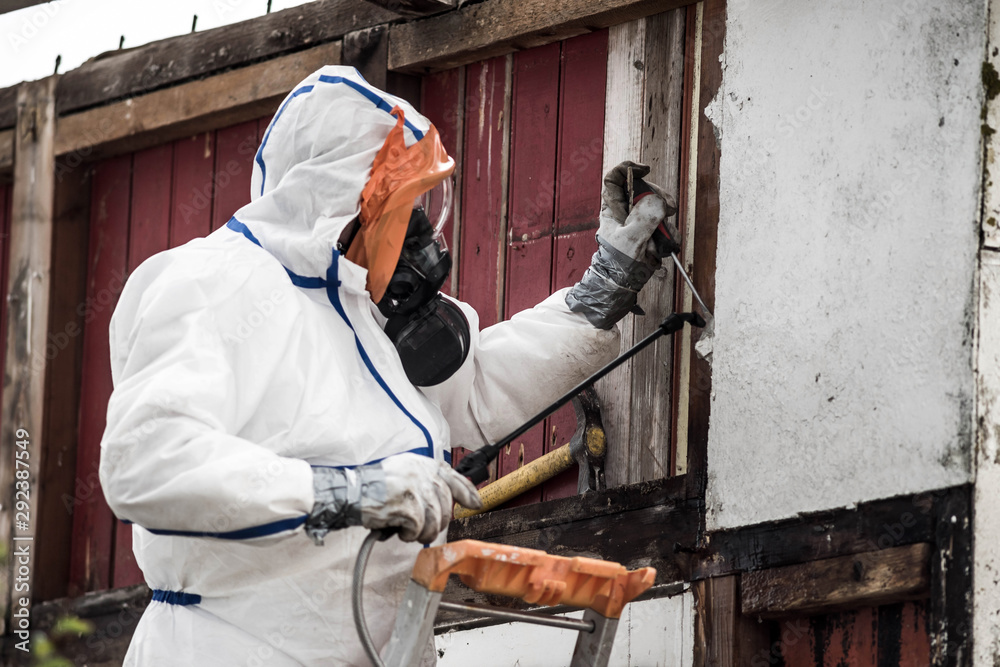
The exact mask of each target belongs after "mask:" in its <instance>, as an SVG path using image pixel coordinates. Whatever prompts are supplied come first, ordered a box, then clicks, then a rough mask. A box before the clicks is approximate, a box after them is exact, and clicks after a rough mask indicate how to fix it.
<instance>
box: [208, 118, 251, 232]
mask: <svg viewBox="0 0 1000 667" xmlns="http://www.w3.org/2000/svg"><path fill="white" fill-rule="evenodd" d="M215 142H216V143H215V148H216V150H215V172H214V179H213V180H214V184H215V194H214V196H213V198H212V229H213V230H215V229H218V228H219V227H222V226H223V225H224V224H226V223H227V222H229V218H231V217H232V216H233V214H234V213H236V211H237V209H239V208H240V207H242V206H244V205H245V204H248V203H250V177H251V175H252V173H253V157H254V154H255V153H256V152H257V146H258V144H259V143H260V142H259V140H258V138H257V121H256V120H251V121H247V122H246V123H240V124H239V125H233V126H232V127H227V128H224V129H222V130H219V131H218V132H216V135H215Z"/></svg>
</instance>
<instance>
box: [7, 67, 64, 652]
mask: <svg viewBox="0 0 1000 667" xmlns="http://www.w3.org/2000/svg"><path fill="white" fill-rule="evenodd" d="M56 80H57V77H56V76H51V77H48V78H46V79H42V80H40V81H35V82H32V83H26V84H23V85H22V86H21V88H20V90H19V91H18V96H17V127H16V135H15V139H14V140H15V144H16V146H15V153H16V155H17V162H16V164H15V165H14V189H13V194H12V198H13V208H12V214H11V231H10V239H9V244H10V245H9V248H10V250H9V256H8V261H7V295H6V296H7V301H8V305H7V340H6V352H5V357H4V386H3V403H2V413H0V424H2V429H0V499H2V500H0V502H2V505H3V515H2V516H3V520H2V521H0V544H4V545H9V546H10V548H11V553H9V554H8V556H7V558H6V567H5V568H3V575H2V581H0V584H3V591H4V595H3V599H2V604H3V605H4V614H3V616H4V619H5V620H6V623H5V624H4V630H5V632H4V634H7V633H9V632H10V631H15V632H16V631H18V630H24V629H26V628H22V627H21V620H22V619H24V616H22V614H24V613H28V610H29V609H30V605H31V597H32V590H33V589H32V582H33V579H34V574H35V572H34V569H35V562H36V561H35V551H36V543H35V541H34V538H35V535H36V534H37V532H38V513H37V508H38V496H39V492H40V490H41V489H39V486H38V482H39V471H40V469H41V466H42V464H43V461H42V440H43V438H42V434H43V433H42V432H43V425H44V416H45V415H44V409H43V408H44V402H45V377H46V370H47V368H48V359H47V355H46V349H45V346H46V342H47V341H46V336H47V335H48V319H49V290H50V287H51V280H50V263H51V253H52V209H53V193H54V190H55V151H54V149H53V147H54V144H55V88H56ZM15 619H16V621H17V623H14V620H15ZM25 620H26V619H25Z"/></svg>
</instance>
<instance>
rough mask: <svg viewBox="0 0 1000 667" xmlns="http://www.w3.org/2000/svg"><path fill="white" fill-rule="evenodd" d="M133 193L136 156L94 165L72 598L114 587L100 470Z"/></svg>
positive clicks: (109, 519) (110, 529) (110, 528)
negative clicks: (112, 328)
mask: <svg viewBox="0 0 1000 667" xmlns="http://www.w3.org/2000/svg"><path fill="white" fill-rule="evenodd" d="M131 189H132V156H131V155H123V156H120V157H115V158H111V159H109V160H105V161H103V162H101V163H100V164H98V165H97V166H96V167H95V169H94V177H93V191H92V195H91V197H92V199H91V211H90V249H89V253H88V256H89V261H88V271H87V274H88V275H87V302H86V303H87V306H86V307H87V315H86V316H85V317H84V322H85V324H86V329H85V331H84V334H83V336H84V337H83V351H84V352H83V372H82V378H81V387H80V395H81V398H80V439H79V443H78V445H77V458H76V461H77V464H76V470H77V474H76V479H77V483H76V484H77V488H76V494H75V502H74V509H73V546H72V551H73V556H72V558H71V559H70V580H69V594H70V595H71V596H75V595H79V594H80V593H85V592H87V591H92V590H100V589H103V588H108V587H109V586H110V585H111V566H112V562H113V555H114V534H115V521H114V517H113V516H112V514H111V510H110V509H109V508H108V506H107V503H106V502H105V501H104V494H103V492H102V490H101V485H100V480H99V478H98V470H99V465H100V453H101V436H102V434H103V433H104V425H105V417H106V413H107V407H108V398H109V397H110V396H111V389H112V384H111V361H110V349H109V344H108V325H109V324H110V322H111V313H112V311H113V310H114V307H115V304H116V303H117V301H118V296H119V294H120V293H121V288H122V286H123V284H124V280H125V269H126V261H127V255H128V232H129V228H128V225H129V200H130V197H131Z"/></svg>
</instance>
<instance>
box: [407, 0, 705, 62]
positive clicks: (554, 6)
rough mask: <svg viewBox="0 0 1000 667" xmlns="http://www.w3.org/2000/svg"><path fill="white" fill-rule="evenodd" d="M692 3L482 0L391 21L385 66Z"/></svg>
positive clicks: (494, 51) (517, 45)
mask: <svg viewBox="0 0 1000 667" xmlns="http://www.w3.org/2000/svg"><path fill="white" fill-rule="evenodd" d="M689 4H693V1H692V0H598V1H596V2H595V1H594V0H564V1H563V2H558V3H555V2H550V1H549V0H485V1H484V2H481V3H478V4H474V5H466V6H465V7H463V8H462V9H459V10H457V11H453V12H448V13H447V14H442V15H441V16H435V17H432V18H427V19H421V20H418V21H411V22H409V23H401V24H399V25H394V26H392V28H391V29H390V33H389V69H391V70H394V71H402V72H413V73H424V72H430V71H435V70H441V69H448V68H450V67H456V66H458V65H466V64H469V63H472V62H476V61H479V60H484V59H486V58H492V57H493V56H498V55H503V54H505V53H510V52H512V51H519V50H521V49H527V48H531V47H533V46H540V45H542V44H548V43H551V42H557V41H560V40H563V39H566V38H567V37H573V36H574V35H580V34H583V33H585V32H591V31H593V30H599V29H600V28H607V27H609V26H612V25H617V24H619V23H624V22H626V21H631V20H634V19H638V18H643V17H646V16H651V15H653V14H659V13H660V12H665V11H667V10H670V9H676V8H677V7H683V6H685V5H689Z"/></svg>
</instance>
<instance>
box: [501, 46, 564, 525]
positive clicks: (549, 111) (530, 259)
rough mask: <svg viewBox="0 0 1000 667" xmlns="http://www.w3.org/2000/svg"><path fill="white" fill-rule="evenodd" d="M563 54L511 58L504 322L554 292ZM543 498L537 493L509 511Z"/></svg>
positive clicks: (518, 446) (520, 446) (542, 50)
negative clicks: (558, 142)
mask: <svg viewBox="0 0 1000 667" xmlns="http://www.w3.org/2000/svg"><path fill="white" fill-rule="evenodd" d="M560 51H561V44H559V43H553V44H548V45H546V46H540V47H538V48H534V49H528V50H527V51H521V52H519V53H517V54H515V55H514V58H513V63H514V71H513V77H512V83H513V85H512V93H511V138H510V194H509V196H508V210H509V214H508V215H509V223H508V229H509V232H508V239H509V242H508V245H507V266H506V273H505V276H504V277H505V286H504V291H505V298H504V304H505V308H504V317H505V318H510V317H511V316H512V315H514V314H515V313H517V312H520V311H522V310H525V309H527V308H531V307H532V306H534V305H535V304H536V303H538V302H539V301H542V300H543V299H545V297H547V296H548V295H549V293H550V291H551V290H550V289H549V286H550V283H551V282H552V280H551V278H552V233H553V231H554V222H553V221H554V216H555V213H554V211H555V201H554V197H555V187H554V186H555V173H556V137H557V135H556V131H557V129H558V127H557V119H558V108H559V54H560ZM545 432H546V428H545V423H544V422H543V423H542V424H539V425H538V426H536V427H534V428H533V429H531V430H530V431H528V432H527V433H526V434H524V436H522V437H521V438H520V439H519V440H518V441H516V442H514V443H512V445H511V446H510V447H507V448H506V450H505V451H503V452H501V453H500V459H499V461H498V466H499V475H500V476H501V477H502V476H503V475H507V474H510V473H512V472H514V471H515V470H517V469H518V468H520V467H521V466H522V465H524V463H525V462H527V461H532V460H534V459H537V458H538V457H540V456H541V455H542V454H543V452H544V448H545ZM541 497H542V490H541V488H536V489H533V490H531V491H528V492H527V493H525V494H523V495H522V496H521V497H519V498H517V499H515V500H513V501H511V503H510V505H512V506H513V505H524V504H527V503H532V502H538V501H539V500H541Z"/></svg>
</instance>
